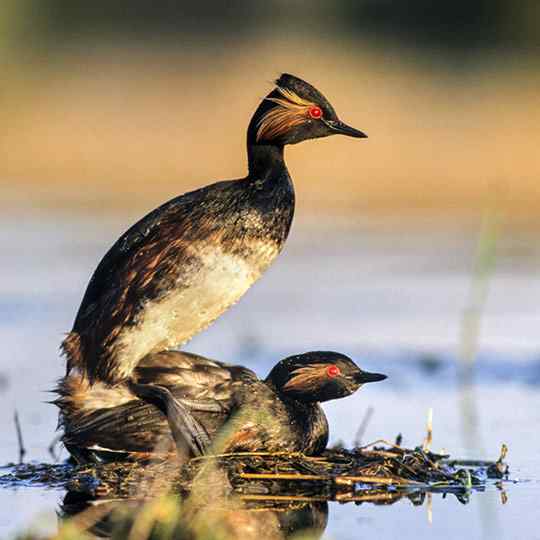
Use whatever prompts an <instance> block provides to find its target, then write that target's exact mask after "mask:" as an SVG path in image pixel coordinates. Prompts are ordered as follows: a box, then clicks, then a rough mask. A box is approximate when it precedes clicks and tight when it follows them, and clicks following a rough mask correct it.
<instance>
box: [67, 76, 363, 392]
mask: <svg viewBox="0 0 540 540" xmlns="http://www.w3.org/2000/svg"><path fill="white" fill-rule="evenodd" d="M222 131H224V130H222ZM337 133H341V134H343V135H348V136H351V137H365V136H366V135H365V134H364V133H362V132H361V131H358V130H356V129H353V128H351V127H349V126H347V125H345V124H343V123H342V122H341V121H340V120H339V119H338V117H337V115H336V113H335V111H334V109H333V107H332V105H331V104H330V103H329V102H328V101H327V100H326V98H325V97H324V96H323V95H322V94H321V93H320V92H319V91H318V90H316V89H315V88H314V87H313V86H311V85H309V84H308V83H306V82H304V81H302V80H301V79H299V78H297V77H295V76H293V75H288V74H283V75H281V77H280V78H279V79H278V80H277V81H276V88H275V89H274V90H272V92H270V94H269V95H268V96H267V97H266V98H265V99H264V100H263V101H262V103H261V104H260V105H259V107H258V108H257V110H256V111H255V114H254V115H253V117H252V119H251V122H250V124H249V127H248V132H247V153H248V168H249V173H248V175H247V177H246V178H243V179H241V180H231V181H224V182H218V183H216V184H212V185H209V186H206V187H203V188H201V189H198V190H196V191H192V192H190V193H186V194H184V195H182V196H180V197H177V198H175V199H172V200H171V201H169V202H167V203H165V204H163V205H162V206H160V207H159V208H157V209H155V210H154V211H153V212H150V213H149V214H148V215H147V216H145V217H144V218H142V219H141V220H140V221H139V222H137V223H136V224H135V225H133V226H132V227H131V228H130V229H129V230H128V231H127V232H125V233H124V234H123V235H122V236H121V237H120V238H119V239H118V240H117V242H116V243H115V244H114V245H113V246H112V247H111V249H110V250H109V251H108V252H107V254H106V255H105V256H104V257H103V259H102V260H101V262H100V263H99V265H98V267H97V269H96V270H95V272H94V274H93V276H92V278H91V280H90V283H89V284H88V288H87V289H86V292H85V295H84V298H83V300H82V303H81V306H80V308H79V311H78V313H77V316H76V318H75V322H74V325H73V329H72V331H71V332H70V333H69V334H68V335H67V337H66V338H65V340H64V341H63V343H62V349H63V352H64V353H65V355H66V357H67V374H69V373H70V372H71V371H72V370H73V369H76V370H77V371H78V372H79V373H81V374H82V375H84V376H85V377H87V378H88V380H89V381H90V383H94V382H96V381H101V382H105V383H107V384H109V385H113V384H117V383H119V382H121V381H124V380H126V379H129V377H130V376H131V375H132V373H133V371H134V369H135V368H136V367H137V365H138V364H139V362H140V361H141V359H142V358H143V357H145V356H146V355H147V354H149V353H155V352H159V351H162V350H165V349H170V348H173V347H177V346H179V345H181V344H183V343H185V342H186V341H188V340H189V339H190V338H191V337H192V336H193V335H195V334H196V333H197V332H199V331H201V330H202V329H204V328H205V327H207V326H208V325H209V324H210V323H211V322H212V321H214V320H215V319H216V318H217V317H219V316H220V315H221V314H222V313H223V312H224V311H225V310H226V309H227V308H228V307H230V306H231V305H232V304H234V303H235V302H237V301H238V300H239V299H240V297H241V296H242V295H243V294H244V293H245V292H246V291H247V289H248V288H249V287H250V286H251V285H252V284H253V283H254V282H255V281H256V280H257V279H258V278H259V277H260V276H261V274H262V273H263V272H264V271H265V270H266V269H267V267H268V266H269V265H270V263H271V262H272V261H273V260H274V258H275V257H276V256H277V255H278V253H279V252H280V251H281V248H282V247H283V244H284V242H285V240H286V238H287V235H288V233H289V228H290V226H291V222H292V218H293V212H294V190H293V186H292V183H291V178H290V176H289V173H288V171H287V167H286V165H285V161H284V158H283V147H284V145H286V144H296V143H299V142H301V141H304V140H307V139H314V138H318V137H326V136H329V135H333V134H337Z"/></svg>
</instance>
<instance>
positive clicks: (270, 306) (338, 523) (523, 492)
mask: <svg viewBox="0 0 540 540" xmlns="http://www.w3.org/2000/svg"><path fill="white" fill-rule="evenodd" d="M134 217H136V216H131V217H130V216H123V217H122V218H121V219H120V218H119V219H114V220H113V219H109V218H104V217H94V218H91V217H85V218H81V217H80V216H79V217H74V216H65V217H63V218H62V219H58V218H56V219H54V220H53V219H51V217H50V215H47V214H43V215H40V214H36V213H33V214H31V215H25V214H22V213H20V214H17V215H13V216H6V215H5V214H4V216H3V218H0V225H1V226H0V246H1V249H2V251H1V253H2V258H1V261H2V280H0V338H1V340H2V344H3V351H4V353H3V355H2V358H1V360H0V399H1V404H2V406H1V407H0V423H1V426H2V428H3V433H4V436H3V437H2V438H1V439H0V463H7V462H10V461H14V460H16V459H17V442H16V437H15V431H14V428H13V412H14V410H15V408H16V409H17V410H18V411H19V415H20V419H21V424H22V429H23V434H24V440H25V445H26V448H27V451H28V454H27V457H28V459H32V460H45V461H47V460H50V456H49V455H48V453H47V447H48V445H49V443H50V441H51V439H52V437H53V436H54V430H55V427H56V411H55V409H54V407H52V406H50V405H48V404H46V403H45V402H46V401H47V400H49V399H51V398H50V395H49V394H47V393H46V391H47V390H48V389H50V388H52V387H53V385H54V381H55V379H56V378H57V377H59V376H60V375H61V374H62V370H63V361H62V359H60V358H59V356H58V345H59V343H60V341H61V339H62V335H63V333H64V332H66V331H67V330H69V328H70V325H71V323H72V319H73V316H74V314H75V311H76V309H77V307H78V303H79V301H80V298H81V296H82V293H83V290H84V287H85V285H86V283H87V281H88V279H89V277H90V274H91V271H92V270H93V268H94V267H95V265H96V264H97V262H98V260H99V258H100V257H101V255H102V254H103V253H104V251H105V250H106V249H107V248H108V247H109V245H110V243H111V242H112V240H114V239H115V238H116V237H117V236H118V235H119V234H120V233H121V232H122V230H123V229H124V228H125V224H126V223H129V222H130V221H132V220H133V219H134ZM476 234H477V230H476V228H475V226H474V224H472V225H470V226H463V227H457V226H453V227H442V226H440V223H438V221H437V220H435V219H434V220H428V219H426V220H425V221H423V222H419V221H417V222H415V223H412V224H411V223H410V222H403V223H402V222H400V220H397V219H396V220H392V221H386V222H385V223H384V224H383V223H377V222H374V221H369V220H366V221H362V220H358V222H357V223H355V224H354V226H351V225H349V226H347V227H338V226H334V225H330V224H327V223H319V224H316V225H314V224H307V223H303V222H301V221H299V222H297V223H296V224H295V227H294V228H293V233H292V235H291V238H290V240H289V242H288V245H287V248H286V250H285V252H284V253H283V254H282V255H281V258H280V259H279V260H278V262H277V264H275V266H274V267H273V268H271V270H270V271H269V273H268V274H267V275H266V276H265V278H264V279H263V280H262V281H261V282H260V283H258V284H257V285H255V286H254V287H253V289H252V290H251V291H249V292H248V294H247V295H246V297H245V298H244V299H242V301H241V302H240V303H239V304H238V305H237V306H235V307H234V308H233V309H232V310H230V312H228V313H227V314H226V315H225V316H224V317H222V318H221V319H220V320H219V321H218V322H217V323H215V324H214V325H213V326H212V327H211V328H210V329H209V330H207V331H206V332H205V333H204V334H202V335H201V336H199V337H197V338H196V339H194V340H193V341H192V342H191V343H190V344H189V346H188V347H187V348H188V349H189V350H193V351H196V352H198V353H200V354H205V355H208V356H211V357H214V358H217V359H220V360H225V361H234V362H238V363H243V364H246V365H247V366H249V367H251V368H253V369H255V370H256V371H257V372H258V373H259V374H260V375H265V374H266V373H267V372H268V371H269V369H270V367H271V366H272V364H273V363H274V362H275V361H277V360H278V359H280V358H281V357H283V356H286V355H289V354H292V353H295V352H303V351H306V350H313V349H335V350H339V351H342V352H345V353H347V354H349V355H351V356H352V357H353V358H355V359H356V360H357V361H358V363H359V364H360V365H362V366H364V367H365V368H366V369H369V370H377V371H383V372H385V373H388V375H389V379H388V380H387V381H385V382H384V383H381V384H378V385H372V386H371V387H369V388H366V389H364V390H363V391H361V392H359V393H357V394H356V395H354V396H352V397H350V398H347V399H344V400H338V401H335V402H331V403H329V404H327V405H326V406H325V410H326V411H327V413H328V417H329V422H330V426H331V430H332V440H333V441H336V440H342V441H344V442H345V443H346V444H349V445H350V444H351V443H352V441H353V439H354V435H355V432H356V429H357V426H358V424H359V423H360V421H361V419H362V417H363V415H364V412H365V410H366V408H367V407H368V406H372V407H373V408H374V415H373V417H372V419H371V422H370V424H369V425H368V427H367V431H366V433H365V435H364V442H369V441H370V440H374V439H378V438H381V437H382V438H387V439H393V438H394V437H395V436H396V435H397V433H400V432H401V433H403V435H404V443H405V444H407V445H414V444H416V443H419V442H421V440H422V439H423V437H424V430H425V418H426V412H427V410H428V408H429V407H433V409H434V449H435V450H438V449H441V448H444V449H446V450H448V451H450V452H451V453H452V454H453V455H454V456H456V457H478V458H496V457H497V456H498V453H499V448H500V445H501V443H503V442H505V443H507V444H508V446H509V448H510V453H509V456H508V461H509V463H510V465H511V470H512V477H513V478H516V479H517V478H519V479H523V482H519V483H517V484H512V483H509V484H506V485H505V489H506V492H507V495H508V502H507V503H506V504H504V505H503V504H502V503H501V497H500V493H499V492H498V491H497V489H495V487H489V488H488V489H487V490H486V492H485V493H477V494H474V495H473V496H472V497H471V502H470V504H468V505H462V504H461V503H459V502H458V501H457V500H456V499H455V498H454V497H448V498H446V499H444V500H443V499H442V498H441V497H440V496H434V499H433V520H432V523H431V524H430V523H429V521H428V512H427V509H426V506H425V505H424V506H420V507H414V506H413V505H412V504H411V503H410V502H408V501H401V502H398V503H396V504H395V505H393V506H389V507H385V506H374V505H368V504H364V505H361V506H354V505H352V504H347V505H339V504H337V503H335V504H331V505H330V512H329V521H328V526H327V529H326V536H325V538H340V539H341V538H343V539H348V538H351V539H352V538H360V537H368V536H370V535H376V536H377V538H384V539H393V538H396V537H397V536H398V535H399V538H400V539H407V538H414V539H416V540H418V539H422V538H434V537H436V538H455V537H458V535H460V536H467V537H468V538H504V539H512V538H520V539H521V538H540V532H536V531H535V530H534V529H533V528H532V524H531V517H532V516H533V515H536V512H537V508H538V500H537V497H538V496H539V495H540V450H539V448H540V444H539V443H540V440H539V436H538V431H537V427H538V425H539V424H540V338H539V334H538V328H539V327H540V310H539V308H538V304H539V302H540V273H539V270H540V244H539V243H538V242H537V241H536V238H535V236H534V235H532V234H531V235H525V234H517V233H515V232H513V233H510V232H506V233H504V232H503V234H502V236H501V238H500V239H499V249H498V255H497V266H496V270H495V273H494V275H493V277H492V279H491V280H490V289H489V297H488V302H487V305H486V310H485V314H484V316H483V318H482V325H481V335H480V341H479V349H480V355H479V362H478V365H477V370H476V372H475V380H476V384H475V387H474V392H473V393H472V395H470V396H464V395H463V393H462V392H461V391H460V387H459V385H458V383H457V370H456V356H457V354H458V350H459V346H458V344H459V335H460V320H461V315H462V313H463V309H464V307H465V306H466V304H467V298H468V294H469V286H470V281H471V268H472V266H473V260H474V253H475V242H476ZM63 455H64V457H65V453H64V454H63ZM62 497H63V493H62V492H61V491H56V490H45V489H38V488H20V489H18V490H15V491H14V490H5V489H4V490H0V536H1V537H6V536H11V535H13V534H14V533H16V532H17V531H20V530H22V529H23V528H25V527H28V526H30V525H32V524H35V526H36V527H37V528H38V529H39V530H40V531H44V532H54V531H55V530H56V527H57V517H56V510H57V509H58V504H59V502H60V501H61V500H62Z"/></svg>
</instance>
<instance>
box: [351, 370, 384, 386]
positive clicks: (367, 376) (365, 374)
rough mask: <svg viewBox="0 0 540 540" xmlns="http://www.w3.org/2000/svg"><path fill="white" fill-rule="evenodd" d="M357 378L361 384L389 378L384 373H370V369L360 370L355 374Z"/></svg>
mask: <svg viewBox="0 0 540 540" xmlns="http://www.w3.org/2000/svg"><path fill="white" fill-rule="evenodd" d="M354 378H355V380H356V382H357V383H359V384H365V383H369V382H377V381H384V379H386V378H387V376H386V375H383V374H382V373H370V372H369V371H360V373H357V374H356V375H355V377H354Z"/></svg>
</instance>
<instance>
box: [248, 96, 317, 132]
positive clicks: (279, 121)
mask: <svg viewBox="0 0 540 540" xmlns="http://www.w3.org/2000/svg"><path fill="white" fill-rule="evenodd" d="M277 90H278V91H279V93H280V94H281V95H282V96H283V97H282V98H281V97H272V98H267V99H268V101H272V102H274V103H276V104H277V105H278V106H277V107H273V108H272V109H270V110H269V111H268V112H267V113H266V114H265V115H264V116H263V117H262V118H261V119H260V121H259V123H258V125H257V127H258V129H257V141H260V140H263V139H266V140H272V139H275V138H276V137H279V136H280V135H283V134H285V133H287V131H289V130H290V129H292V128H293V127H295V126H299V125H300V124H303V123H304V122H305V120H306V118H307V117H308V111H309V109H310V107H313V106H314V105H315V104H314V103H311V102H310V101H307V100H306V99H303V98H301V97H300V96H299V95H298V94H295V93H294V92H293V91H292V90H289V89H288V88H281V87H280V86H278V87H277Z"/></svg>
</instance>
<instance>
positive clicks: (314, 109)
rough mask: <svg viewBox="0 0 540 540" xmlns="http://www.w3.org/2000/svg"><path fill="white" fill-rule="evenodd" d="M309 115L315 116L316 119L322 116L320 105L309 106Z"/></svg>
mask: <svg viewBox="0 0 540 540" xmlns="http://www.w3.org/2000/svg"><path fill="white" fill-rule="evenodd" d="M309 116H311V118H315V120H318V119H319V118H321V117H322V110H321V108H320V107H310V108H309Z"/></svg>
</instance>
